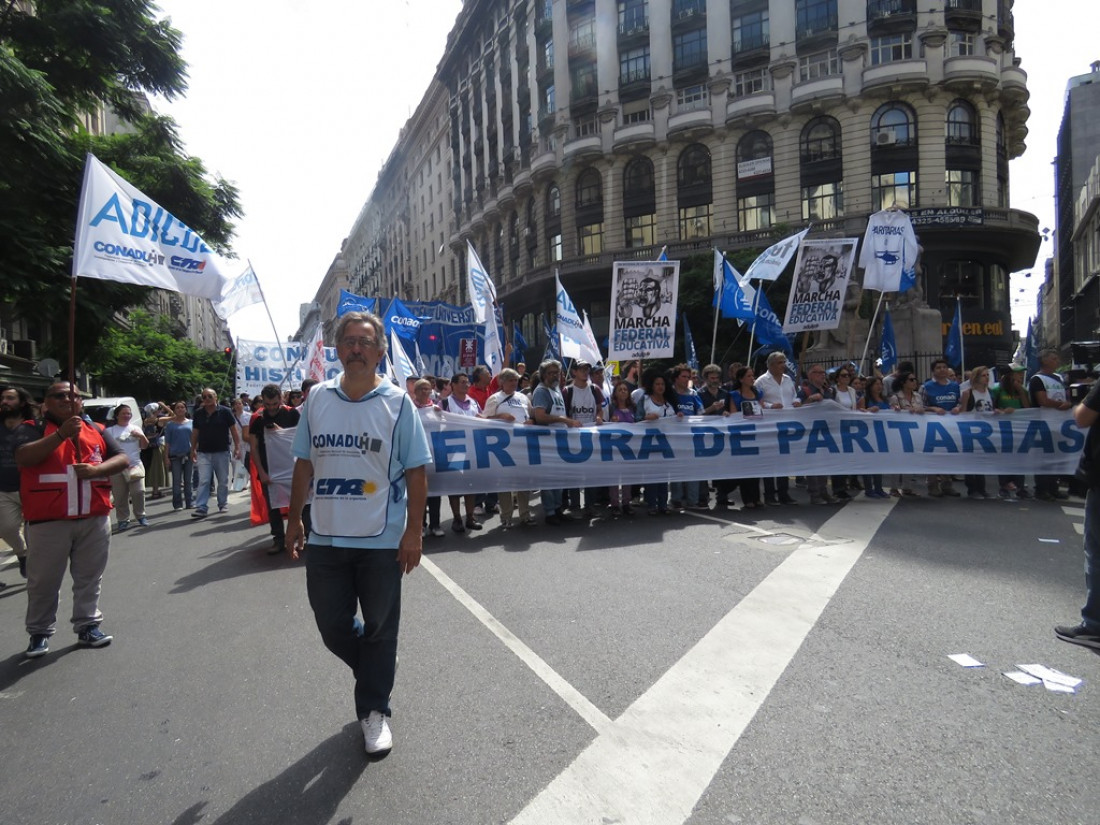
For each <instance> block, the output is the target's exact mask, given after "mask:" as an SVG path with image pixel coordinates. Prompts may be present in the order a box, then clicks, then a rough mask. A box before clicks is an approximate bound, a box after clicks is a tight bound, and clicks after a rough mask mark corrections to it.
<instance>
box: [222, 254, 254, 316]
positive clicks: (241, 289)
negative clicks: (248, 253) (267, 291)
mask: <svg viewBox="0 0 1100 825" xmlns="http://www.w3.org/2000/svg"><path fill="white" fill-rule="evenodd" d="M263 299H264V296H263V293H262V292H260V282H259V281H258V280H256V273H255V271H254V270H253V269H252V267H251V266H249V267H248V269H246V270H245V271H244V272H242V273H241V274H240V275H238V276H237V278H236V280H233V281H231V282H229V284H228V285H227V286H226V289H225V293H224V294H223V295H222V298H221V300H220V301H216V302H215V303H214V311H215V312H216V313H218V317H219V318H221V319H222V320H223V321H225V320H226V319H228V318H229V316H231V315H233V314H235V313H237V312H239V311H240V310H242V309H244V308H245V307H250V306H252V305H253V304H258V303H260V302H261V301H262V300H263Z"/></svg>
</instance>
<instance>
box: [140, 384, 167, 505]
mask: <svg viewBox="0 0 1100 825" xmlns="http://www.w3.org/2000/svg"><path fill="white" fill-rule="evenodd" d="M171 417H172V411H171V410H170V409H168V405H167V404H165V403H164V402H162V401H154V402H152V403H151V404H146V405H145V421H144V422H143V425H142V426H143V431H144V432H145V437H146V438H147V439H149V446H148V447H146V448H145V449H144V450H142V451H141V463H142V464H143V465H144V466H145V484H146V486H147V487H152V488H153V495H152V496H151V498H155V499H156V498H160V497H161V496H162V495H163V494H162V493H161V491H160V488H161V487H167V486H168V474H167V473H166V472H165V470H164V467H165V461H164V425H165V424H166V423H168V419H169V418H171Z"/></svg>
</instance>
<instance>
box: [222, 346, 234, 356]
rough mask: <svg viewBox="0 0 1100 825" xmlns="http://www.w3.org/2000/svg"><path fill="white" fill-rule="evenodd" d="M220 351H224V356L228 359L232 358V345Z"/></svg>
mask: <svg viewBox="0 0 1100 825" xmlns="http://www.w3.org/2000/svg"><path fill="white" fill-rule="evenodd" d="M222 352H224V353H225V357H226V358H229V359H232V358H233V347H226V348H225V349H223V350H222Z"/></svg>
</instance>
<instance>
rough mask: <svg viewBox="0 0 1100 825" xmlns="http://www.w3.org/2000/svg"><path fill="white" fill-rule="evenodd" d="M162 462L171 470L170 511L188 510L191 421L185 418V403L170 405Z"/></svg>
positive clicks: (190, 501)
mask: <svg viewBox="0 0 1100 825" xmlns="http://www.w3.org/2000/svg"><path fill="white" fill-rule="evenodd" d="M164 441H165V445H164V446H165V451H164V460H165V461H166V462H167V463H168V466H169V467H170V468H171V470H172V509H173V510H182V509H183V508H184V506H186V507H187V509H188V510H190V509H191V506H192V494H191V490H192V489H193V488H192V484H191V471H192V469H194V468H193V467H192V466H191V419H190V418H188V417H187V402H185V401H177V402H176V403H175V404H173V405H172V420H170V421H169V422H168V423H167V424H165V425H164Z"/></svg>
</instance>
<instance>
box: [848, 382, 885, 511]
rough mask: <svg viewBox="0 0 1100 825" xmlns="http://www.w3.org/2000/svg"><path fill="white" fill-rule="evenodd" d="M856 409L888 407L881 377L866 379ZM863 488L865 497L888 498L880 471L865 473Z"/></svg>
mask: <svg viewBox="0 0 1100 825" xmlns="http://www.w3.org/2000/svg"><path fill="white" fill-rule="evenodd" d="M856 409H859V410H863V411H864V412H870V413H877V412H882V411H883V410H889V409H890V402H889V401H887V400H886V399H885V398H883V397H882V379H881V378H879V377H878V376H877V375H876V376H872V377H871V378H868V379H867V380H866V383H865V385H864V388H863V397H862V398H861V399H859V404H858V405H857V407H856ZM863 489H864V491H865V495H866V496H867V498H890V494H889V493H887V492H886V491H885V490H883V489H882V475H881V474H880V473H872V474H871V475H865V476H864V477H863Z"/></svg>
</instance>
